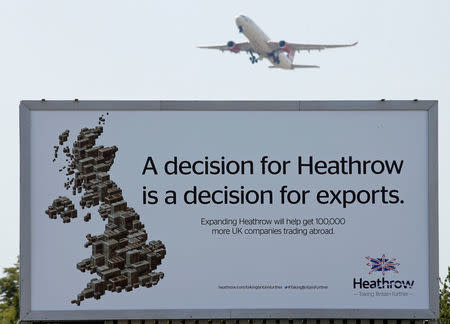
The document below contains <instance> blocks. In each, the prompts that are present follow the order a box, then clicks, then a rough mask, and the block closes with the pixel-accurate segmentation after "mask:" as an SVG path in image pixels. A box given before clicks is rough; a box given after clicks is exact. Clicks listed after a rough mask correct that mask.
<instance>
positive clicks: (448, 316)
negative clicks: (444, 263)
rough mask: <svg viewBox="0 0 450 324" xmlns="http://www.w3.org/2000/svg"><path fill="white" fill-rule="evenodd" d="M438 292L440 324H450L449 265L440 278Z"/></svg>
mask: <svg viewBox="0 0 450 324" xmlns="http://www.w3.org/2000/svg"><path fill="white" fill-rule="evenodd" d="M439 292H440V294H439V306H440V309H441V314H440V317H439V319H440V321H441V323H442V324H450V267H448V274H447V277H446V278H444V280H442V279H441V289H440V291H439Z"/></svg>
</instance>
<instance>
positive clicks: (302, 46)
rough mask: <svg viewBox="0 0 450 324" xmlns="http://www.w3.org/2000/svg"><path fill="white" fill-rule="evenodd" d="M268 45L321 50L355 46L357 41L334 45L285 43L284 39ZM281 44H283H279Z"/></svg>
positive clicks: (296, 49) (300, 49)
mask: <svg viewBox="0 0 450 324" xmlns="http://www.w3.org/2000/svg"><path fill="white" fill-rule="evenodd" d="M268 43H269V46H270V47H271V48H272V49H273V50H277V49H281V48H282V47H283V46H288V47H289V49H292V50H295V51H296V52H300V51H321V50H324V49H327V48H337V47H350V46H355V45H356V44H358V42H355V43H353V44H336V45H320V44H298V43H287V42H284V41H280V42H273V41H269V42H268ZM280 45H283V46H280Z"/></svg>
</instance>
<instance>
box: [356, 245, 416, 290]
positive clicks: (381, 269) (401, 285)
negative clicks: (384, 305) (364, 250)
mask: <svg viewBox="0 0 450 324" xmlns="http://www.w3.org/2000/svg"><path fill="white" fill-rule="evenodd" d="M365 258H366V259H367V260H368V261H369V262H367V263H366V265H367V266H368V267H370V271H369V275H370V274H372V273H381V274H382V275H383V276H382V277H381V278H378V279H368V278H353V289H358V290H360V292H358V293H356V295H360V296H366V295H367V294H366V293H365V292H361V291H366V292H367V291H373V289H377V291H378V292H375V293H373V296H400V295H401V296H408V295H409V293H406V292H402V293H400V292H398V293H394V292H386V291H387V290H391V289H397V290H398V289H400V290H401V289H412V288H413V286H414V282H415V281H414V280H412V279H408V280H405V279H403V278H397V279H391V280H390V279H389V278H385V274H386V272H390V273H396V274H397V273H398V270H397V267H398V266H399V265H400V263H398V262H397V259H396V258H387V257H386V255H385V254H383V255H382V256H381V257H380V258H372V257H369V256H367V257H365ZM386 277H389V274H386ZM379 289H384V290H385V291H384V292H380V290H379ZM371 296H372V295H371Z"/></svg>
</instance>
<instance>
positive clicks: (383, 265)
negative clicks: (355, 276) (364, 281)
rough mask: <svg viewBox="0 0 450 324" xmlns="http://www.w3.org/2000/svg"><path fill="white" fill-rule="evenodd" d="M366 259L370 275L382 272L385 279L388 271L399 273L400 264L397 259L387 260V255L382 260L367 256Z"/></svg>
mask: <svg viewBox="0 0 450 324" xmlns="http://www.w3.org/2000/svg"><path fill="white" fill-rule="evenodd" d="M366 259H367V260H368V261H369V262H368V263H367V264H366V265H367V266H369V267H370V271H369V274H372V273H374V272H381V273H382V274H383V277H384V274H385V273H386V272H388V271H392V272H394V273H398V270H397V267H398V266H399V265H400V263H398V262H396V261H397V259H395V258H392V259H388V258H386V255H384V254H383V255H382V256H381V258H371V257H369V256H367V257H366Z"/></svg>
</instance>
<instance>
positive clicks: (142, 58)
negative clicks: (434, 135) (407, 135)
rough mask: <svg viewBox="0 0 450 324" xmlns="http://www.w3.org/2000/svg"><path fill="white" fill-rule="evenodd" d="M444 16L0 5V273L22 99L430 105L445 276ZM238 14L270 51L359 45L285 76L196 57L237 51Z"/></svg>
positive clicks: (373, 9)
mask: <svg viewBox="0 0 450 324" xmlns="http://www.w3.org/2000/svg"><path fill="white" fill-rule="evenodd" d="M448 12H450V2H449V1H447V0H435V1H426V0H423V1H417V0H408V1H404V0H398V1H392V0H388V1H384V0H380V1H376V2H374V1H361V0H354V1H353V0H341V1H334V0H321V1H300V0H296V1H284V0H280V1H276V2H275V1H265V0H259V1H248V0H227V1H220V2H219V1H206V0H205V1H181V0H180V1H173V0H166V1H144V0H127V1H115V0H107V1H106V0H98V1H91V0H77V1H60V0H55V1H54V0H39V1H35V0H19V1H13V0H8V1H5V0H0V44H1V45H0V89H2V90H1V91H0V143H1V157H2V158H1V159H0V179H1V181H2V186H0V203H1V205H2V214H1V216H0V217H1V223H0V224H1V226H0V268H4V267H7V266H11V265H12V264H13V263H14V262H15V260H16V256H17V255H18V253H19V159H20V156H19V121H18V116H19V114H18V112H19V110H18V107H19V101H20V100H24V99H29V100H39V99H41V98H46V99H47V100H51V99H54V100H62V99H74V98H79V99H80V100H88V99H90V100H101V99H105V100H106V99H107V100H119V99H120V100H146V99H147V100H150V99H160V100H164V99H170V100H175V99H179V100H193V99H195V100H215V99H217V100H219V99H228V100H232V99H233V100H266V99H270V100H328V99H333V100H379V99H381V98H385V99H387V100H389V99H404V100H409V99H415V98H418V99H434V100H439V163H440V168H439V189H440V199H439V201H440V211H439V213H440V216H439V226H440V231H439V232H440V265H439V267H440V274H441V276H443V275H444V274H445V273H446V269H447V267H448V266H450V250H449V247H450V218H449V217H448V214H449V212H450V199H447V197H448V196H449V195H450V171H449V169H448V168H446V167H445V166H447V165H449V163H450V146H449V145H447V143H448V141H449V140H450V128H449V127H446V126H447V125H448V124H449V122H450V112H449V110H448V105H449V104H450V91H449V90H448V89H449V85H450V63H449V57H450V37H449V33H450V20H449V19H448ZM238 14H245V15H247V16H249V17H251V18H252V19H253V20H254V21H255V22H256V23H257V24H258V25H259V26H260V27H261V28H262V29H263V30H264V32H265V33H266V34H267V35H268V36H269V37H271V38H272V39H273V40H277V41H278V40H286V41H288V42H299V43H319V44H320V43H323V44H333V43H351V42H354V41H359V44H358V45H357V46H355V47H352V48H344V49H331V50H327V51H322V52H311V53H303V52H302V53H300V54H297V55H296V58H295V63H296V64H316V65H320V66H321V68H320V69H299V70H294V71H284V70H278V69H268V68H267V66H268V62H267V61H263V62H259V63H258V64H254V65H253V64H250V61H249V59H248V57H247V55H246V54H239V55H237V54H233V53H223V54H222V53H221V52H215V51H211V50H201V49H198V48H196V46H198V45H210V44H225V43H226V42H227V41H229V40H234V41H236V42H239V41H245V40H246V39H245V38H244V36H243V35H242V34H239V33H238V31H237V28H236V25H235V22H234V19H235V16H237V15H238ZM411 145H414V143H411ZM410 239H411V240H414V237H411V238H410Z"/></svg>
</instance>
